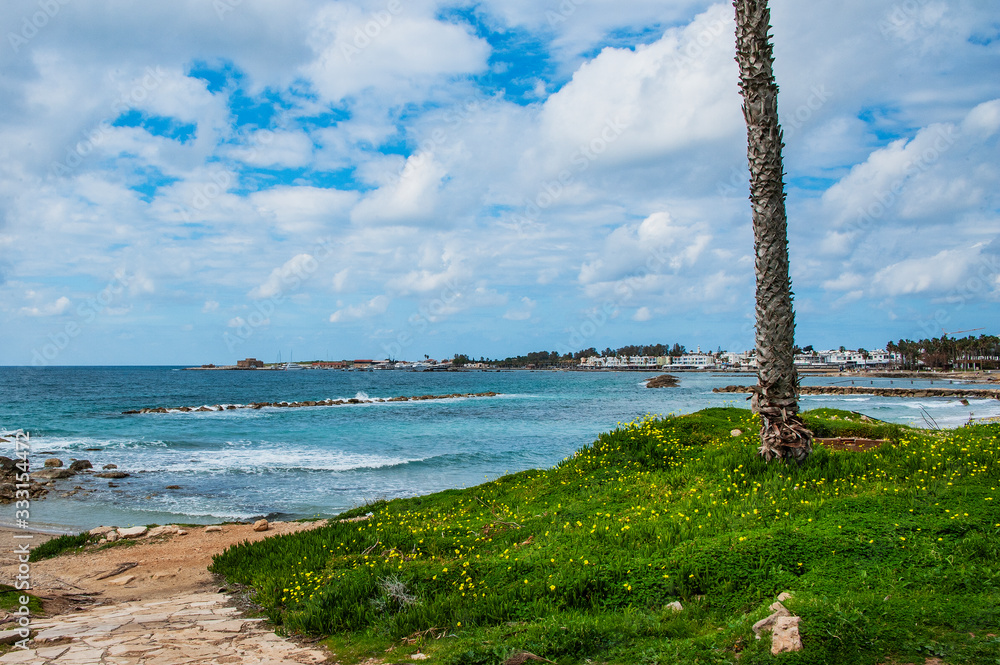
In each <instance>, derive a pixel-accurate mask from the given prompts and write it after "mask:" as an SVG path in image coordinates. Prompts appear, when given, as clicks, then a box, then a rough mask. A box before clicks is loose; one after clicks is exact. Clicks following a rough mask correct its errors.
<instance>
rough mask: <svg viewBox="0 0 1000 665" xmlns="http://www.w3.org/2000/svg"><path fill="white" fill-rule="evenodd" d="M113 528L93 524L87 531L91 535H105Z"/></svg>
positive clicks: (113, 528)
mask: <svg viewBox="0 0 1000 665" xmlns="http://www.w3.org/2000/svg"><path fill="white" fill-rule="evenodd" d="M114 530H115V527H113V526H95V527H94V528H93V529H91V530H90V531H89V533H90V535H92V536H106V535H108V534H109V533H111V532H112V531H114Z"/></svg>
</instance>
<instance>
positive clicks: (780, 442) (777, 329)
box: [733, 0, 812, 461]
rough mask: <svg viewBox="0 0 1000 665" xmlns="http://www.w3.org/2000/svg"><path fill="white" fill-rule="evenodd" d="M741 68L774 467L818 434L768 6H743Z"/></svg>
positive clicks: (762, 383)
mask: <svg viewBox="0 0 1000 665" xmlns="http://www.w3.org/2000/svg"><path fill="white" fill-rule="evenodd" d="M733 4H734V6H735V7H736V61H737V62H738V63H739V65H740V90H741V92H742V93H743V115H744V116H745V117H746V122H747V158H748V160H749V163H750V200H751V202H752V204H753V231H754V248H755V250H756V272H757V363H758V370H757V388H756V391H755V393H754V399H753V405H754V410H755V411H757V413H759V414H760V417H761V432H760V435H761V448H760V454H761V455H762V456H763V457H764V458H765V459H766V460H768V461H770V460H772V459H775V458H779V459H788V458H791V459H795V460H798V461H802V460H804V459H805V458H806V457H807V456H808V455H809V453H810V452H812V433H811V432H809V430H808V428H806V426H805V424H804V423H803V422H802V419H801V418H799V416H798V411H799V407H798V377H797V375H796V372H795V364H794V360H795V357H794V355H793V354H792V348H793V347H794V344H795V314H794V311H793V310H792V290H791V280H790V279H789V274H788V233H787V219H786V217H785V183H784V170H783V167H782V159H781V149H782V148H783V147H784V144H783V143H782V133H781V126H780V125H779V124H778V86H777V84H776V83H775V81H774V72H773V70H772V63H773V61H774V55H773V53H772V49H771V42H770V35H769V31H770V28H771V12H770V10H769V9H768V6H767V0H735V2H734V3H733Z"/></svg>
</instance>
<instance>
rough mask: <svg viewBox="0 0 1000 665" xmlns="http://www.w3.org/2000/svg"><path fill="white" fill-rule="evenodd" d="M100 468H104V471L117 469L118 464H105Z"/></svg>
mask: <svg viewBox="0 0 1000 665" xmlns="http://www.w3.org/2000/svg"><path fill="white" fill-rule="evenodd" d="M101 468H102V469H104V470H105V471H107V470H108V469H117V468H118V465H117V464H105V465H104V466H102V467H101Z"/></svg>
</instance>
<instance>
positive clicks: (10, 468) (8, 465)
mask: <svg viewBox="0 0 1000 665" xmlns="http://www.w3.org/2000/svg"><path fill="white" fill-rule="evenodd" d="M15 469H17V462H15V461H14V460H12V459H11V458H9V457H0V474H3V475H7V474H8V473H14V472H15Z"/></svg>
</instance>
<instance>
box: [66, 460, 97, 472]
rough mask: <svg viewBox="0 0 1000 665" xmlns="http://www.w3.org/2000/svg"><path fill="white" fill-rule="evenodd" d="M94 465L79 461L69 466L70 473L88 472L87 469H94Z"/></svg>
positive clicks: (87, 461)
mask: <svg viewBox="0 0 1000 665" xmlns="http://www.w3.org/2000/svg"><path fill="white" fill-rule="evenodd" d="M93 468H94V465H93V464H91V463H90V460H85V459H78V460H76V461H75V462H73V463H72V464H70V465H69V470H70V471H86V470H87V469H93Z"/></svg>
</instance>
